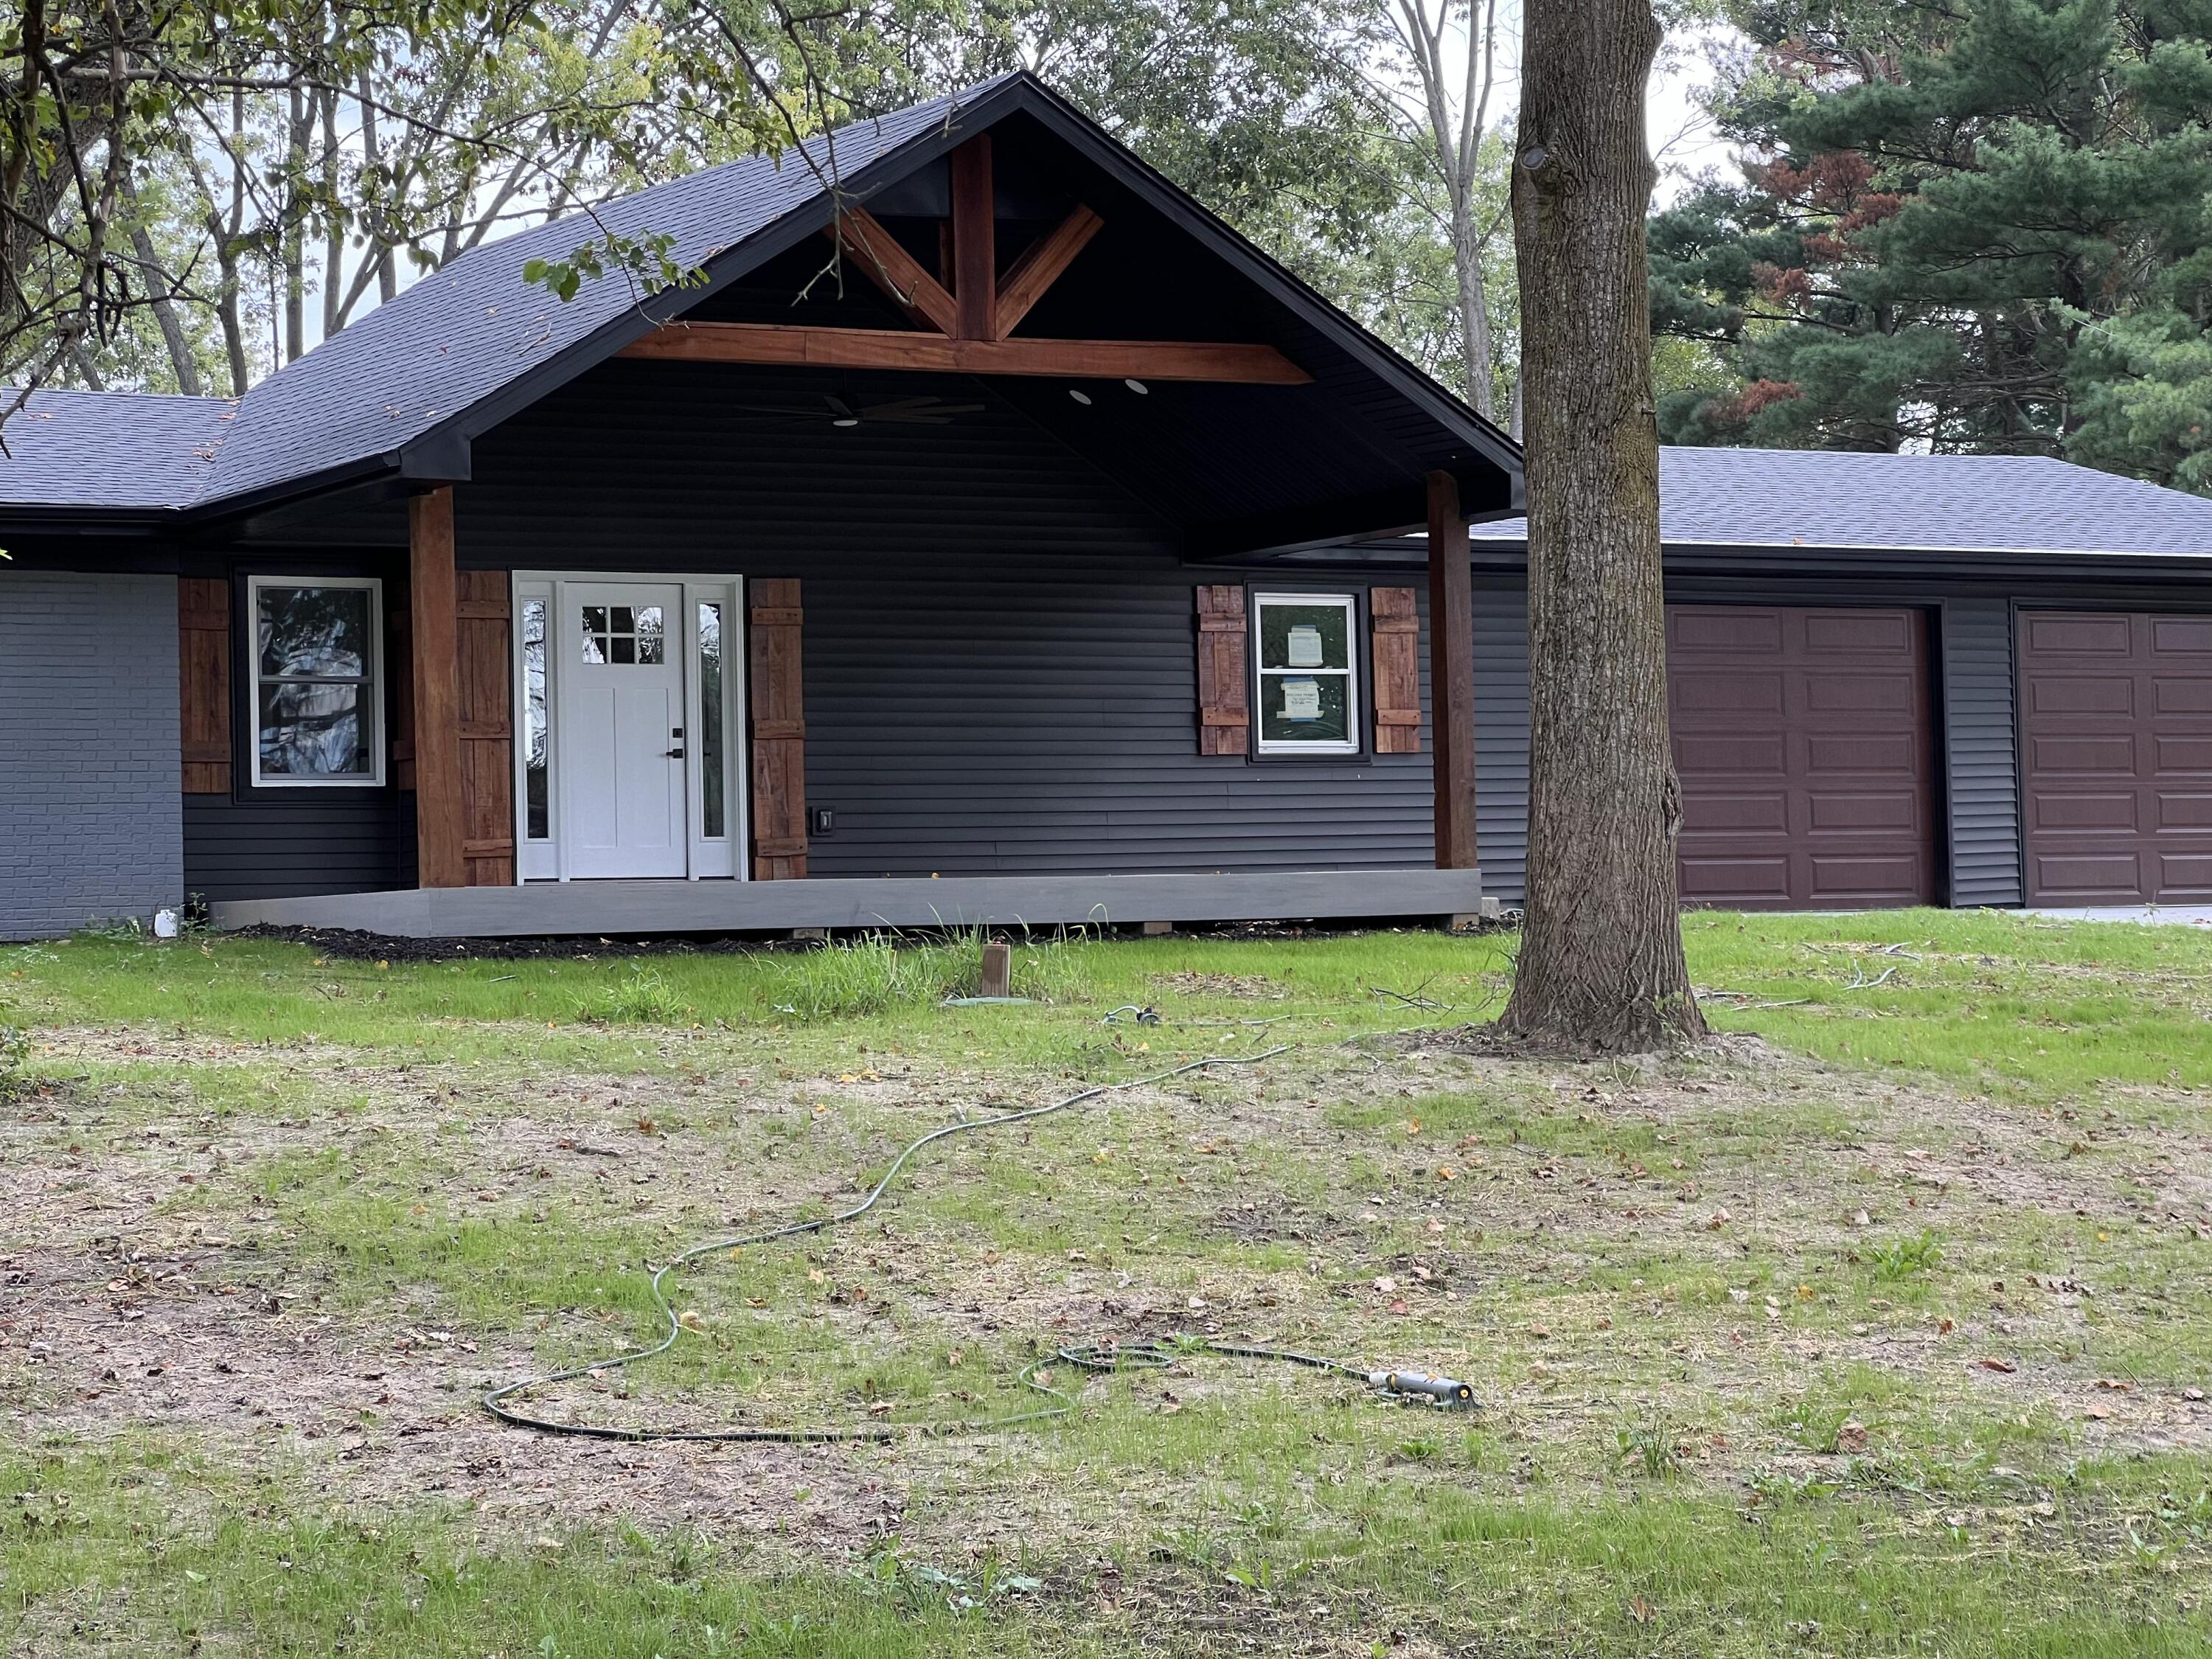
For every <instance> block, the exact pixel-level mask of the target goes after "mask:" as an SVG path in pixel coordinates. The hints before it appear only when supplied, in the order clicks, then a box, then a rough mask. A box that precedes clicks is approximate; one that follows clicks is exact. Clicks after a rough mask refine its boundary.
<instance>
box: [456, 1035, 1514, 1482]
mask: <svg viewBox="0 0 2212 1659" xmlns="http://www.w3.org/2000/svg"><path fill="white" fill-rule="evenodd" d="M1290 1048H1291V1045H1290V1044H1288V1043H1283V1044H1279V1045H1278V1046H1277V1047H1275V1048H1268V1049H1265V1050H1262V1051H1261V1052H1260V1053H1258V1054H1231V1055H1214V1056H1210V1057H1208V1058H1206V1059H1205V1060H1190V1061H1188V1062H1187V1063H1185V1064H1183V1065H1181V1066H1170V1067H1169V1068H1168V1069H1167V1070H1166V1071H1164V1072H1155V1073H1152V1075H1151V1076H1149V1077H1139V1078H1128V1079H1124V1080H1123V1081H1121V1082H1119V1083H1101V1084H1097V1085H1093V1086H1092V1087H1091V1088H1088V1089H1085V1090H1084V1091H1081V1092H1080V1093H1078V1094H1073V1095H1070V1096H1068V1097H1066V1099H1064V1100H1056V1101H1054V1102H1052V1103H1049V1104H1048V1105H1043V1106H1031V1107H1029V1108H1026V1109H1024V1110H1021V1111H1018V1112H1001V1113H998V1114H996V1115H994V1116H991V1117H979V1118H970V1119H964V1120H963V1121H960V1122H957V1123H947V1124H945V1125H944V1126H943V1127H939V1128H935V1129H932V1130H930V1131H929V1132H928V1133H927V1134H923V1135H918V1136H916V1137H915V1139H913V1140H911V1141H909V1142H908V1143H907V1145H906V1146H905V1147H904V1148H903V1149H902V1150H901V1152H899V1155H898V1156H897V1157H896V1158H893V1159H892V1160H891V1164H890V1168H889V1169H887V1170H884V1173H883V1178H882V1179H881V1180H879V1181H878V1182H876V1184H875V1185H874V1186H873V1187H872V1188H870V1189H869V1191H868V1194H867V1195H866V1197H864V1198H863V1199H861V1200H860V1202H859V1203H857V1204H855V1205H854V1206H852V1207H851V1208H849V1209H845V1210H840V1211H838V1212H836V1213H835V1214H832V1215H826V1216H818V1217H817V1218H814V1219H813V1220H811V1221H794V1222H792V1223H790V1224H789V1225H786V1226H781V1227H771V1228H769V1229H768V1230H766V1231H762V1232H757V1233H746V1234H744V1235H741V1236H739V1237H733V1238H718V1239H714V1240H712V1241H711V1242H709V1243H704V1244H695V1245H693V1246H692V1247H691V1248H690V1249H688V1250H685V1251H684V1253H683V1254H682V1255H678V1256H676V1257H674V1258H672V1259H671V1260H670V1261H667V1262H666V1263H665V1264H664V1265H663V1266H661V1267H659V1269H658V1270H657V1271H656V1272H655V1273H653V1277H652V1279H650V1280H649V1281H647V1283H648V1287H649V1288H650V1289H651V1291H652V1292H653V1306H654V1307H655V1308H656V1309H658V1310H659V1314H660V1317H661V1319H662V1320H663V1321H664V1322H665V1324H666V1327H667V1328H666V1329H665V1330H664V1331H663V1332H662V1333H661V1335H660V1339H659V1340H658V1341H657V1342H653V1343H650V1344H648V1345H647V1346H644V1347H641V1348H633V1349H630V1350H629V1351H628V1352H623V1353H617V1354H610V1355H608V1356H607V1357H606V1358H602V1359H593V1360H588V1361H586V1363H584V1364H580V1365H571V1366H569V1367H568V1368H567V1369H566V1370H556V1371H546V1372H543V1373H541V1374H539V1375H538V1376H527V1377H525V1378H523V1379H522V1380H521V1381H520V1382H519V1383H508V1384H507V1385H506V1386H505V1387H504V1388H499V1389H493V1390H492V1391H491V1392H490V1393H489V1394H487V1395H484V1397H483V1407H484V1409H485V1410H486V1411H488V1412H489V1413H491V1414H492V1415H493V1416H494V1417H496V1418H498V1419H500V1420H501V1422H503V1423H508V1424H512V1425H514V1426H515V1427H517V1428H524V1429H538V1430H540V1431H544V1432H545V1433H547V1434H566V1435H579V1436H582V1437H586V1438H589V1439H594V1440H691V1441H701V1440H706V1441H769V1442H775V1443H782V1444H787V1445H798V1444H805V1443H814V1442H823V1441H842V1440H878V1441H880V1440H890V1439H894V1438H896V1437H898V1436H900V1435H902V1434H927V1435H957V1434H974V1433H981V1432H983V1431H988V1430H995V1429H1005V1428H1011V1427H1012V1426H1014V1425H1017V1424H1021V1423H1037V1422H1042V1421H1045V1420H1047V1419H1052V1418H1058V1417H1066V1415H1068V1413H1071V1412H1073V1410H1074V1409H1075V1397H1074V1396H1073V1395H1070V1394H1066V1393H1064V1392H1062V1391H1061V1390H1060V1389H1055V1388H1054V1387H1052V1386H1051V1384H1050V1383H1048V1382H1046V1381H1045V1380H1044V1378H1043V1377H1042V1376H1041V1375H1040V1373H1041V1372H1042V1370H1043V1368H1044V1366H1045V1365H1046V1364H1048V1361H1045V1360H1041V1359H1040V1360H1033V1361H1031V1362H1030V1364H1027V1365H1024V1366H1023V1367H1022V1369H1021V1370H1020V1371H1019V1372H1018V1374H1017V1375H1016V1376H1015V1379H1014V1380H1015V1381H1016V1382H1017V1383H1020V1384H1021V1385H1022V1386H1024V1387H1025V1388H1027V1389H1030V1390H1031V1391H1032V1392H1034V1393H1036V1394H1039V1395H1044V1396H1045V1397H1046V1398H1047V1399H1048V1400H1050V1401H1054V1403H1053V1404H1051V1405H1048V1406H1041V1407H1037V1408H1036V1409H1035V1410H1031V1411H1025V1412H1016V1413H1011V1414H1009V1415H1007V1416H1004V1417H980V1418H957V1419H952V1420H951V1421H950V1422H945V1423H936V1424H918V1425H908V1424H889V1423H870V1424H865V1425H850V1426H846V1427H840V1428H820V1429H778V1428H719V1429H656V1428H629V1427H625V1426H622V1425H616V1424H608V1423H591V1422H561V1421H559V1420H557V1419H553V1418H550V1417H538V1416H536V1415H533V1414H532V1413H530V1412H527V1411H524V1410H520V1409H518V1408H517V1407H514V1406H513V1405H510V1404H509V1403H507V1402H508V1401H512V1400H513V1399H515V1398H516V1397H517V1396H518V1395H526V1394H527V1393H529V1392H530V1391H531V1390H532V1389H544V1388H550V1387H552V1386H553V1385H554V1384H556V1383H572V1382H574V1381H575V1380H576V1379H577V1378H578V1377H580V1376H591V1377H598V1376H605V1374H606V1373H608V1372H610V1371H616V1370H623V1369H626V1368H627V1367H629V1366H631V1365H636V1364H642V1363H644V1362H645V1361H646V1360H648V1359H653V1358H659V1356H660V1355H662V1354H664V1353H666V1352H668V1351H669V1349H671V1347H673V1346H676V1341H677V1339H678V1337H680V1336H681V1335H682V1334H683V1333H684V1321H683V1318H682V1316H680V1315H679V1314H678V1313H677V1311H676V1310H675V1309H674V1308H673V1307H672V1306H671V1305H670V1303H669V1300H668V1291H667V1285H668V1280H669V1279H670V1278H671V1276H672V1275H673V1274H675V1273H678V1272H680V1271H681V1270H682V1269H683V1268H684V1267H688V1266H689V1265H690V1263H692V1262H694V1261H698V1260H699V1259H700V1258H701V1257H702V1256H709V1255H718V1254H722V1253H726V1252H729V1251H733V1250H739V1249H749V1248H750V1247H751V1246H754V1245H757V1244H769V1243H775V1242H776V1241H778V1240H780V1239H786V1238H799V1237H804V1236H805V1235H806V1234H809V1233H818V1232H826V1231H829V1229H830V1228H832V1227H836V1226H842V1225H843V1224H844V1223H846V1222H848V1221H853V1220H856V1219H857V1218H860V1217H861V1216H864V1215H866V1213H867V1212H869V1211H870V1210H872V1209H873V1208H875V1206H876V1203H877V1201H878V1200H879V1199H881V1198H882V1197H883V1195H884V1193H885V1192H886V1191H887V1190H888V1189H889V1188H890V1184H891V1182H893V1181H895V1180H896V1179H897V1178H898V1174H899V1171H900V1170H902V1169H904V1168H905V1167H906V1165H907V1163H908V1160H909V1159H910V1158H913V1157H914V1155H915V1153H916V1152H920V1151H921V1149H922V1148H923V1147H925V1146H929V1145H930V1144H931V1143H932V1142H934V1141H939V1140H945V1139H950V1138H951V1136H954V1135H958V1134H967V1133H970V1132H971V1131H974V1130H978V1129H1000V1128H1004V1127H1006V1126H1007V1125H1008V1124H1012V1123H1025V1122H1028V1121H1031V1120H1033V1119H1036V1118H1040V1117H1047V1116H1049V1115H1052V1114H1053V1113H1054V1112H1064V1111H1066V1110H1067V1109H1069V1108H1070V1107H1073V1106H1079V1105H1082V1104H1083V1103H1085V1102H1086V1101H1092V1100H1097V1099H1098V1098H1099V1097H1101V1096H1103V1095H1109V1094H1113V1093H1115V1092H1116V1091H1120V1090H1123V1089H1141V1088H1145V1087H1146V1086H1148V1085H1152V1084H1155V1083H1164V1082H1166V1081H1167V1080H1168V1079H1170V1078H1176V1077H1182V1076H1184V1075H1185V1074H1187V1073H1191V1072H1200V1071H1206V1070H1209V1069H1211V1068H1212V1067H1214V1066H1251V1065H1255V1064H1257V1063H1258V1062H1259V1061H1261V1060H1273V1058H1275V1056H1277V1055H1278V1054H1287V1053H1288V1052H1289V1051H1290ZM1196 1352H1206V1353H1212V1354H1218V1355H1221V1356H1223V1357H1225V1358H1242V1359H1271V1360H1279V1361H1282V1362H1284V1363H1285V1364H1295V1365H1305V1366H1310V1367H1312V1368H1313V1369H1316V1370H1326V1371H1332V1372H1336V1373H1339V1374H1340V1375H1342V1376H1351V1377H1356V1378H1358V1380H1360V1381H1361V1382H1363V1383H1367V1384H1368V1385H1369V1386H1370V1387H1372V1388H1375V1389H1379V1390H1381V1391H1383V1392H1384V1393H1386V1394H1389V1395H1394V1396H1395V1397H1397V1398H1399V1399H1401V1400H1407V1401H1412V1400H1424V1399H1425V1400H1429V1401H1434V1402H1435V1403H1437V1404H1440V1405H1444V1404H1449V1405H1458V1406H1464V1407H1471V1406H1473V1404H1474V1390H1473V1389H1470V1388H1468V1385H1467V1384H1466V1383H1458V1382H1455V1381H1454V1380H1452V1379H1451V1378H1449V1377H1431V1376H1427V1375H1426V1374H1425V1373H1423V1372H1419V1371H1370V1370H1365V1369H1364V1368H1362V1367H1359V1366H1357V1365H1350V1364H1345V1363H1344V1362H1343V1361H1341V1360H1336V1359H1326V1358H1321V1357H1319V1356H1317V1355H1314V1354H1304V1353H1297V1352H1292V1351H1291V1350H1289V1349H1286V1348H1265V1347H1258V1346H1252V1345H1249V1344H1246V1343H1236V1342H1222V1341H1217V1340H1214V1339H1212V1338H1210V1337H1195V1338H1194V1337H1177V1338H1175V1339H1173V1340H1170V1341H1167V1342H1149V1343H1137V1344H1130V1345H1127V1346H1115V1345H1110V1344H1080V1345H1071V1346H1066V1347H1062V1348H1060V1349H1059V1350H1058V1351H1057V1352H1055V1353H1054V1356H1053V1358H1054V1359H1057V1360H1059V1361H1060V1362H1061V1363H1062V1364H1067V1365H1070V1366H1073V1367H1074V1368H1075V1369H1077V1370H1089V1371H1109V1370H1122V1369H1132V1370H1134V1369H1158V1368H1161V1367H1164V1366H1167V1365H1170V1364H1176V1362H1177V1361H1178V1360H1180V1359H1182V1358H1185V1357H1188V1355H1190V1354H1193V1353H1196Z"/></svg>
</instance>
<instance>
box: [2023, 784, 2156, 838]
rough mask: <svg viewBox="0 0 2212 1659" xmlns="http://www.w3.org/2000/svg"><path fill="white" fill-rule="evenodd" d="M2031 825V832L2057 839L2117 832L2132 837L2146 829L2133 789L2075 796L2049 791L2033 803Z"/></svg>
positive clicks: (2029, 811) (2029, 817) (2030, 815)
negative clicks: (2057, 836)
mask: <svg viewBox="0 0 2212 1659" xmlns="http://www.w3.org/2000/svg"><path fill="white" fill-rule="evenodd" d="M2027 822H2028V825H2029V827H2030V828H2031V829H2039V830H2044V831H2047V832H2050V833H2051V834H2057V835H2063V834H2067V833H2069V832H2071V833H2075V834H2079V833H2081V832H2082V831H2085V830H2094V831H2111V830H2116V829H2117V830H2124V831H2127V832H2128V833H2130V834H2132V833H2134V832H2135V831H2136V830H2137V829H2141V828H2142V823H2141V822H2140V821H2139V819H2138V818H2137V817H2136V793H2135V791H2134V790H2132V789H2130V790H2128V791H2126V792H2124V793H2121V792H2118V791H2106V792H2104V793H2088V792H2086V791H2083V792H2077V793H2072V794H2061V793H2057V792H2056V791H2051V790H2045V791H2042V792H2039V793H2037V794H2036V795H2035V796H2033V798H2032V799H2030V801H2029V803H2028V811H2027Z"/></svg>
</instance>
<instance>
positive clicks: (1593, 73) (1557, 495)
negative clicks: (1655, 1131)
mask: <svg viewBox="0 0 2212 1659" xmlns="http://www.w3.org/2000/svg"><path fill="white" fill-rule="evenodd" d="M1524 15H1525V21H1526V29H1527V34H1526V46H1525V49H1524V52H1525V56H1524V59H1523V64H1522V106H1521V120H1520V126H1519V131H1518V135H1517V138H1516V145H1517V154H1516V155H1515V158H1514V167H1513V227H1514V234H1515V242H1516V258H1517V259H1518V261H1519V266H1520V275H1521V292H1522V295H1524V296H1525V299H1524V302H1523V304H1522V310H1521V314H1522V324H1521V374H1522V380H1523V381H1524V382H1525V385H1526V387H1527V396H1526V399H1525V403H1524V413H1525V419H1526V422H1527V428H1528V668H1529V675H1528V679H1529V685H1528V692H1529V714H1530V730H1529V800H1528V923H1527V927H1526V929H1525V931H1524V933H1523V934H1522V944H1521V957H1520V963H1519V966H1518V970H1517V972H1516V975H1515V978H1514V986H1513V996H1512V1000H1511V1001H1510V1002H1509V1003H1508V1004H1507V1006H1506V1009H1505V1014H1504V1020H1503V1022H1502V1023H1503V1024H1504V1027H1505V1028H1506V1030H1508V1031H1509V1032H1511V1033H1514V1034H1516V1035H1518V1036H1522V1037H1524V1038H1526V1039H1528V1040H1530V1041H1531V1042H1535V1043H1538V1044H1541V1045H1544V1046H1556V1047H1559V1048H1565V1049H1568V1050H1571V1051H1574V1052H1580V1053H1620V1052H1623V1051H1631V1050H1636V1049H1643V1048H1653V1047H1656V1046H1659V1045H1661V1044H1663V1043H1666V1042H1670V1041H1673V1040H1677V1039H1680V1038H1682V1037H1684V1036H1693V1035H1698V1034H1701V1033H1702V1032H1703V1031H1704V1030H1705V1021H1704V1019H1703V1018H1702V1017H1701V1016H1700V1015H1699V1012H1698V1005H1697V1000H1696V997H1695V995H1694V994H1692V991H1691V988H1690V978H1689V970H1688V969H1687V968H1686V965H1685V964H1684V962H1683V959H1682V933H1681V924H1680V917H1679V915H1678V914H1677V909H1678V901H1677V892H1676V883H1675V873H1674V835H1675V830H1676V829H1677V828H1678V819H1679V803H1680V790H1679V786H1678V785H1677V783H1676V781H1675V778H1674V763H1673V760H1672V758H1671V757H1670V756H1669V754H1668V739H1667V634H1666V614H1665V609H1664V601H1663V596H1662V586H1661V580H1660V569H1659V437H1658V427H1657V422H1656V418H1655V416H1654V412H1653V409H1652V402H1651V338H1650V311H1649V309H1648V301H1647V297H1646V294H1645V286H1644V280H1645V279H1644V210H1645V208H1646V206H1647V205H1648V204H1649V202H1650V195H1651V185H1652V182H1653V178H1654V173H1653V168H1652V165H1651V160H1650V154H1649V152H1648V151H1647V149H1646V147H1645V143H1644V82H1645V80H1646V78H1647V76H1649V75H1650V69H1651V60H1652V55H1653V54H1654V53H1655V52H1656V51H1657V49H1658V46H1659V26H1658V24H1657V23H1656V21H1653V18H1652V15H1651V8H1650V3H1649V0H1528V4H1527V6H1526V8H1525V14H1524Z"/></svg>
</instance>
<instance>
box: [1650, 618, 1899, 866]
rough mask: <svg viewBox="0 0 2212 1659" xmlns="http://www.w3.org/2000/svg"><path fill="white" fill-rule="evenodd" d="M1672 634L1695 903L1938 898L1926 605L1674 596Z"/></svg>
mask: <svg viewBox="0 0 2212 1659" xmlns="http://www.w3.org/2000/svg"><path fill="white" fill-rule="evenodd" d="M1667 633H1668V680H1669V683H1670V685H1671V688H1672V695H1671V696H1670V698H1669V702H1670V706H1671V707H1672V708H1673V709H1674V761H1675V769H1676V770H1677V772H1678V773H1679V774H1680V776H1681V780H1682V794H1683V802H1682V820H1683V822H1682V837H1681V848H1680V861H1681V884H1682V896H1683V897H1684V898H1685V899H1686V901H1688V902H1692V903H1704V904H1726V905H1743V906H1756V907H1759V908H1811V907H1826V906H1835V907H1838V908H1844V907H1855V906H1866V905H1875V904H1912V903H1925V902H1931V901H1932V900H1933V899H1934V896H1935V885H1936V883H1935V871H1936V854H1935V844H1934V831H1933V823H1934V820H1935V811H1934V804H1933V802H1934V785H1933V781H1932V776H1931V771H1932V765H1933V759H1934V744H1933V740H1932V738H1931V736H1930V732H1929V696H1928V655H1927V653H1928V645H1927V639H1928V635H1927V621H1926V617H1925V616H1924V614H1923V613H1922V612H1919V611H1911V610H1905V609H1895V608H1879V609H1874V608H1870V609H1865V610H1847V609H1841V608H1812V607H1802V608H1791V609H1772V610H1769V609H1765V608H1747V609H1742V610H1734V609H1731V608H1729V607H1726V606H1694V605H1676V606H1671V607H1669V609H1668V617H1667ZM1754 780H1757V781H1758V783H1759V787H1749V786H1750V785H1751V784H1752V783H1753V781H1754ZM1770 780H1771V787H1768V785H1769V781H1770Z"/></svg>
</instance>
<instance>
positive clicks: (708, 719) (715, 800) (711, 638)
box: [699, 605, 729, 841]
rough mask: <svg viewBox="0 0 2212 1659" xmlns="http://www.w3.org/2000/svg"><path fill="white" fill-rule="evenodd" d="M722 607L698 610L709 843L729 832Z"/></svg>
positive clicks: (702, 776) (703, 794)
mask: <svg viewBox="0 0 2212 1659" xmlns="http://www.w3.org/2000/svg"><path fill="white" fill-rule="evenodd" d="M724 769H725V763H724V760H723V744H722V607H721V606H720V605H701V606H700V607H699V784H700V792H699V793H700V801H701V805H702V808H703V811H702V815H701V821H700V822H701V833H702V835H704V836H707V838H708V840H710V841H713V840H719V839H720V838H721V837H722V836H725V835H726V834H728V833H729V831H728V829H727V824H726V808H725V805H724V802H723V786H724V782H725V780H724V778H723V776H722V774H723V771H724Z"/></svg>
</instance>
